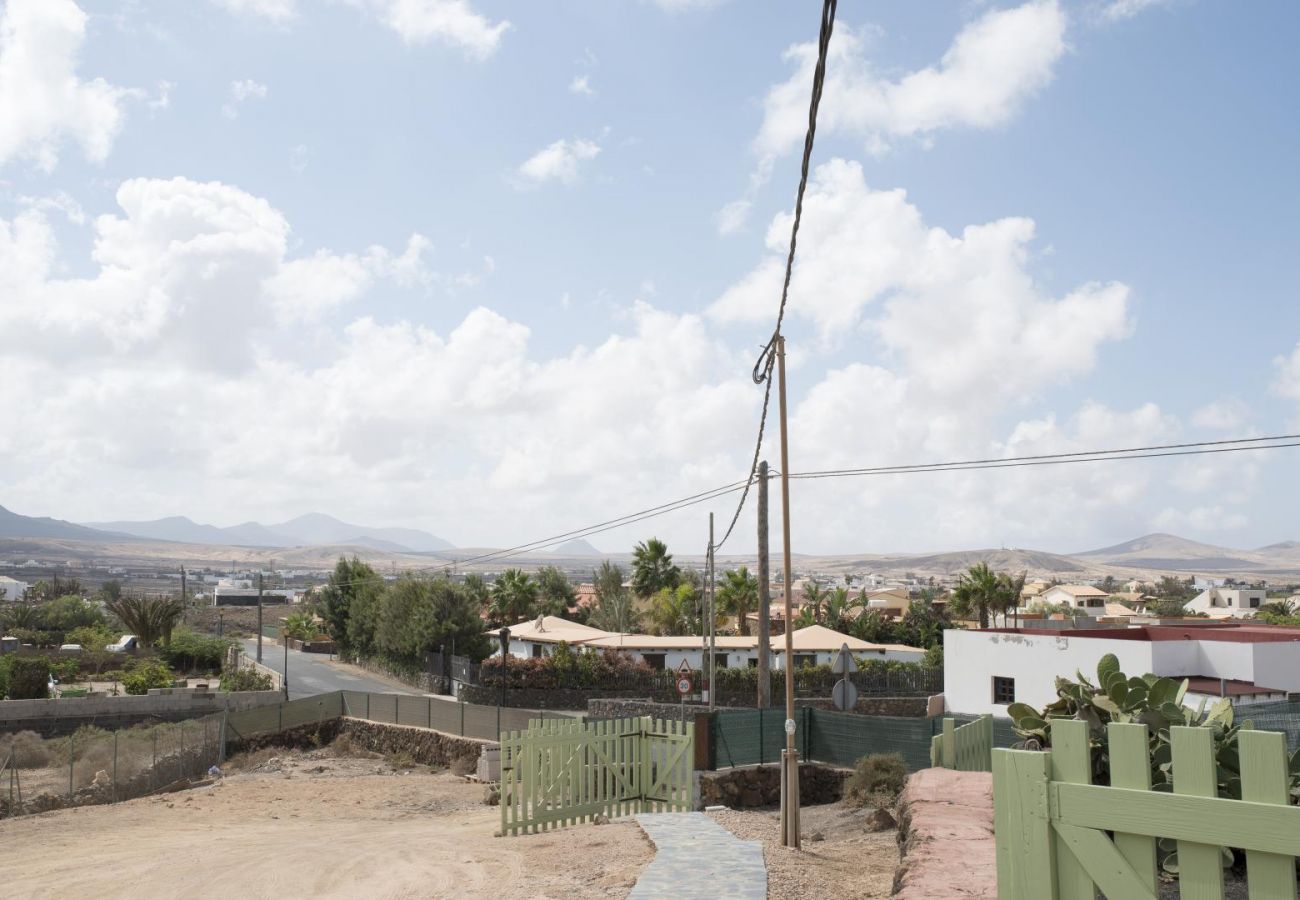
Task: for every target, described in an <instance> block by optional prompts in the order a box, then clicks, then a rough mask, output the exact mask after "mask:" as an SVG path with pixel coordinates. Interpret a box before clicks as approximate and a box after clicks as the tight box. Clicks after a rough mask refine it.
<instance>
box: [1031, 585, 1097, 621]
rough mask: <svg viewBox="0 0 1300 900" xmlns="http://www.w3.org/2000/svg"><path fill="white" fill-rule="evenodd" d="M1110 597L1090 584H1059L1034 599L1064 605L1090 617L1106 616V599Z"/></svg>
mask: <svg viewBox="0 0 1300 900" xmlns="http://www.w3.org/2000/svg"><path fill="white" fill-rule="evenodd" d="M1109 596H1110V595H1109V594H1107V593H1106V592H1105V591H1103V590H1100V589H1098V588H1095V587H1093V586H1092V585H1090V584H1057V585H1053V586H1052V587H1049V588H1047V589H1046V590H1044V591H1043V592H1042V593H1040V594H1039V595H1038V596H1037V597H1035V598H1034V599H1035V600H1036V601H1037V602H1039V603H1049V604H1057V603H1064V604H1066V605H1067V606H1069V607H1071V608H1072V609H1076V610H1078V611H1079V612H1081V613H1084V614H1085V615H1089V616H1104V615H1106V599H1107V598H1108V597H1109Z"/></svg>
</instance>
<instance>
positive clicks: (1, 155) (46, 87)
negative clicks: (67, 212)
mask: <svg viewBox="0 0 1300 900" xmlns="http://www.w3.org/2000/svg"><path fill="white" fill-rule="evenodd" d="M86 18H87V17H86V14H85V13H84V12H82V10H81V8H80V7H78V6H77V4H76V3H73V2H72V0H8V2H7V3H6V4H5V5H4V8H3V11H0V166H3V165H5V164H6V163H8V162H10V161H12V160H15V159H27V160H31V161H33V162H34V163H35V164H36V165H37V166H39V167H40V168H41V169H44V170H45V171H47V172H48V171H52V170H53V169H54V168H55V166H56V165H57V164H58V161H59V151H60V148H61V146H62V144H63V142H64V141H65V140H74V141H76V142H77V143H79V144H80V145H81V149H82V152H83V153H84V154H85V156H86V158H87V159H89V160H90V161H91V162H103V161H104V159H105V158H106V157H107V156H108V153H109V151H110V150H111V149H112V147H113V141H114V140H115V139H116V138H117V135H118V132H119V131H120V130H121V128H122V119H123V116H124V114H123V111H122V105H123V100H124V99H125V98H126V97H128V96H134V95H135V94H136V92H134V91H130V90H127V89H124V88H120V87H116V86H114V85H111V84H109V83H108V82H107V81H105V80H104V79H102V78H95V79H92V80H89V81H87V80H83V79H82V78H81V76H80V75H78V72H77V69H78V63H79V56H80V54H81V46H82V44H83V43H84V41H85V37H86Z"/></svg>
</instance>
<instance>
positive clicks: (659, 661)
mask: <svg viewBox="0 0 1300 900" xmlns="http://www.w3.org/2000/svg"><path fill="white" fill-rule="evenodd" d="M666 655H667V654H664V653H643V654H641V658H642V659H643V660H645V664H646V665H647V666H649V667H650V668H652V669H657V670H659V671H661V672H662V671H663V668H664V657H665V656H666Z"/></svg>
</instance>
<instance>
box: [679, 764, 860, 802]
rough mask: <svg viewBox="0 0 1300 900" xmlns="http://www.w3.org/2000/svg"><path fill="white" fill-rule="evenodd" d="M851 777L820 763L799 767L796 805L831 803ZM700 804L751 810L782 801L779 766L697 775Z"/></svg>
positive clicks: (837, 797)
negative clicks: (698, 776)
mask: <svg viewBox="0 0 1300 900" xmlns="http://www.w3.org/2000/svg"><path fill="white" fill-rule="evenodd" d="M851 774H853V773H852V772H850V771H849V770H848V769H836V768H833V767H831V766H825V765H822V764H820V763H802V764H800V766H799V805H800V806H817V805H819V804H822V803H834V802H836V801H837V800H839V799H840V798H842V797H843V796H844V782H845V781H846V780H848V777H849V776H850V775H851ZM700 802H701V803H703V804H704V805H705V806H716V805H719V804H721V805H722V806H727V807H730V808H731V809H753V808H755V807H761V806H776V805H777V804H779V803H780V802H781V767H780V766H739V767H737V768H734V769H723V770H721V771H718V772H701V773H700Z"/></svg>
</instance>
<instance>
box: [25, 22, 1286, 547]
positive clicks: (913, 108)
mask: <svg viewBox="0 0 1300 900" xmlns="http://www.w3.org/2000/svg"><path fill="white" fill-rule="evenodd" d="M0 9H3V16H4V23H5V24H4V38H3V40H4V43H3V45H0V112H3V113H5V114H4V115H0V263H3V268H7V269H8V271H9V272H10V273H11V277H9V278H8V279H7V280H6V278H5V277H4V276H0V292H3V293H2V294H0V354H3V358H5V359H7V360H8V365H7V366H5V368H6V370H7V371H8V373H9V377H8V378H6V379H4V381H3V383H0V396H4V399H5V406H6V407H8V408H11V409H14V410H19V411H18V412H17V413H16V414H15V416H14V419H15V420H16V421H11V425H13V426H14V427H11V428H9V429H5V434H4V436H0V503H4V504H5V505H6V506H9V507H11V508H13V509H15V510H17V511H20V512H26V513H31V514H46V515H56V516H61V517H66V518H74V519H81V520H96V519H114V518H128V517H139V518H147V517H155V516H162V515H169V514H187V515H190V516H192V517H194V518H196V519H199V520H203V521H212V522H215V523H217V524H230V523H233V522H236V521H242V520H245V519H250V518H260V519H263V520H278V519H283V518H287V517H290V516H292V515H296V514H299V513H301V512H305V511H309V510H321V511H326V512H331V513H334V514H336V515H339V516H342V517H345V518H350V519H354V520H358V519H359V520H364V521H368V522H373V523H384V524H395V525H396V524H401V525H415V526H419V527H425V528H428V529H430V530H432V531H435V532H437V533H439V534H441V535H443V536H445V537H447V538H448V539H450V540H452V541H453V542H456V543H459V544H463V545H470V546H475V545H477V546H482V545H501V544H507V543H514V542H517V541H523V540H528V539H530V538H534V537H538V536H542V535H544V534H547V533H551V532H559V531H563V530H567V529H569V528H573V527H578V526H581V525H583V524H586V523H588V522H594V521H599V520H603V519H605V518H608V517H609V516H610V515H617V514H620V513H623V512H628V511H631V510H633V509H637V508H640V507H641V506H648V505H652V504H654V503H657V502H662V501H664V500H668V499H672V498H674V497H677V496H682V495H685V494H689V493H694V492H695V491H697V490H701V489H704V488H707V487H711V486H714V485H716V484H721V483H725V482H729V481H732V480H735V479H736V478H739V477H741V476H743V473H744V471H745V466H746V464H747V461H746V454H747V445H749V446H752V440H753V430H754V427H755V424H756V419H757V402H758V394H757V390H756V389H754V388H753V387H752V386H751V385H749V384H748V370H749V366H750V364H751V363H752V356H753V352H754V350H755V349H756V348H757V346H758V345H759V344H761V342H762V341H763V340H764V339H765V337H766V334H767V333H768V331H770V328H771V321H772V316H773V314H774V311H775V306H776V301H777V299H778V298H777V295H776V293H775V291H774V290H773V283H772V281H771V274H772V269H771V266H772V260H773V259H774V258H775V254H776V253H777V252H779V247H780V246H781V245H782V244H783V243H784V241H785V240H786V239H787V237H788V220H787V219H784V218H782V217H784V216H785V215H787V213H788V210H789V209H790V207H791V204H792V196H793V191H794V185H795V182H796V179H797V165H798V159H797V154H796V152H794V147H793V143H794V142H792V141H791V140H790V139H789V138H790V135H792V134H794V135H801V134H802V131H801V125H800V121H799V120H800V118H801V117H802V116H803V115H805V114H806V100H807V88H808V83H807V78H806V77H805V76H806V74H807V73H806V71H804V69H803V68H801V63H800V60H801V59H802V57H800V56H799V53H798V51H797V50H796V51H794V52H793V53H791V52H788V51H789V50H790V48H791V47H792V46H793V45H800V44H805V45H806V44H807V43H808V42H810V41H812V40H814V39H815V29H816V25H817V8H816V5H815V4H812V3H806V4H793V3H779V4H778V3H764V4H750V3H742V2H738V0H731V2H698V0H696V2H691V0H661V2H650V0H645V2H624V3H608V2H568V3H545V4H541V3H529V4H508V3H492V2H487V0H472V2H459V0H406V2H404V3H403V2H397V0H337V2H309V0H297V2H294V0H212V2H194V3H187V4H173V3H160V2H154V3H150V2H144V0H138V2H132V3H107V2H103V3H96V2H91V0H82V2H81V3H80V5H79V6H78V5H77V4H74V3H73V2H72V0H58V2H49V3H34V2H31V0H7V2H5V3H4V4H2V5H0ZM507 23H508V24H507ZM1298 26H1300V10H1297V9H1296V7H1295V6H1294V5H1293V4H1288V3H1284V2H1274V3H1256V4H1251V5H1250V6H1249V7H1248V8H1243V7H1238V6H1235V5H1228V4H1222V3H1211V2H1196V0H1167V2H1160V0H1154V2H1153V0H1117V2H1111V3H1104V2H1095V3H1094V2H1080V3H1065V2H1062V3H1055V2H1050V0H1029V2H1026V3H1023V4H1015V3H971V2H965V3H936V4H925V5H919V4H912V3H901V2H895V3H864V2H853V0H844V2H842V3H841V4H840V9H839V23H838V25H837V45H836V53H835V54H833V59H832V66H831V79H830V83H829V84H828V89H827V99H826V106H825V107H824V109H823V113H824V115H823V126H822V130H821V132H820V133H819V136H818V143H817V147H816V151H815V158H814V164H815V165H816V166H818V167H819V168H818V170H817V172H816V173H815V175H814V179H813V185H812V187H811V188H810V202H809V206H808V208H807V210H806V219H805V224H806V228H807V232H806V235H805V241H806V242H807V243H806V244H801V251H804V250H805V249H806V250H807V254H806V255H805V254H804V253H803V252H801V256H800V265H801V266H802V267H803V268H802V269H801V270H797V272H796V280H795V285H794V288H795V293H794V296H793V298H792V306H791V315H790V319H789V327H788V331H787V333H788V335H789V339H790V342H791V364H792V372H791V376H792V390H793V397H792V427H793V435H792V440H793V452H794V459H793V465H794V466H795V467H796V468H800V469H810V468H822V467H827V466H838V465H852V464H859V465H867V464H876V463H881V464H891V463H897V462H909V461H930V460H935V459H948V458H962V457H968V456H984V455H988V454H989V453H995V454H997V453H1007V454H1011V453H1029V452H1053V451H1057V450H1062V449H1085V448H1092V447H1112V446H1125V445H1128V444H1142V443H1148V442H1165V441H1172V440H1188V439H1202V438H1203V439H1214V438H1219V437H1227V436H1237V435H1246V434H1256V435H1258V434H1269V433H1280V432H1282V431H1286V430H1296V428H1297V426H1300V345H1298V344H1297V341H1298V340H1300V304H1297V303H1296V302H1295V299H1294V298H1295V293H1296V289H1297V287H1298V285H1297V281H1298V280H1300V279H1298V277H1297V268H1296V263H1295V260H1296V259H1297V258H1300V231H1298V230H1297V228H1296V227H1295V225H1294V221H1293V207H1294V198H1295V197H1296V196H1297V194H1298V193H1300V190H1298V189H1300V172H1298V170H1297V168H1296V166H1295V165H1294V160H1295V159H1296V157H1297V151H1298V150H1300V114H1297V112H1296V111H1295V110H1296V108H1297V107H1298V106H1300V104H1297V103H1296V102H1295V97H1294V87H1293V85H1295V84H1296V83H1297V76H1298V75H1300V73H1298V72H1297V71H1296V70H1297V68H1298V67H1300V63H1298V62H1297V61H1296V59H1295V55H1294V52H1293V48H1294V45H1295V39H1296V37H1297V27H1298ZM33 60H36V61H38V62H39V63H40V64H34V63H33V62H32V61H33ZM783 86H784V88H785V90H786V93H785V94H783V93H782V89H783ZM41 98H46V99H45V101H44V102H42V99H41ZM783 98H785V99H784V100H783ZM904 192H905V193H904ZM742 207H743V209H744V214H743V215H742V214H740V213H739V212H738V211H739V210H741V209H742ZM728 211H729V212H728ZM769 232H770V234H769ZM6 294H7V296H5V295H6ZM6 332H7V337H6ZM1286 452H1289V453H1291V454H1294V452H1295V451H1286ZM770 456H771V458H773V459H774V458H775V448H773V449H772V452H771V454H770ZM1294 471H1295V461H1294V456H1293V455H1292V456H1290V457H1287V456H1282V455H1274V456H1273V457H1268V458H1259V459H1253V460H1252V459H1248V458H1246V456H1245V455H1239V456H1236V457H1230V458H1228V459H1224V460H1210V461H1206V460H1202V461H1198V462H1195V463H1179V464H1168V463H1166V464H1157V463H1144V464H1127V465H1116V466H1110V467H1091V466H1090V467H1077V468H1074V469H1070V470H1068V471H1067V470H1061V471H1055V472H1052V473H1050V474H1048V473H1022V474H1015V475H1009V474H992V475H990V474H983V475H981V474H979V473H972V474H970V475H968V476H960V477H958V476H942V477H939V478H933V479H919V478H914V479H911V480H907V479H895V480H894V482H892V483H887V482H883V481H881V482H875V483H872V484H870V485H868V484H862V483H843V482H842V483H836V484H833V485H828V486H816V487H809V488H807V489H806V490H805V491H803V492H802V495H796V497H795V498H794V503H795V506H796V509H795V510H794V512H795V522H796V540H795V543H796V546H797V548H798V549H801V550H804V551H806V552H816V551H825V552H831V551H835V552H849V551H863V552H867V551H894V550H918V551H919V550H929V549H944V548H952V547H955V546H996V545H1000V544H1007V545H1016V546H1031V547H1039V548H1043V549H1053V550H1072V549H1084V548H1087V547H1089V546H1095V545H1100V544H1104V543H1109V542H1113V541H1117V540H1121V539H1124V538H1127V537H1130V536H1133V535H1135V534H1138V533H1142V532H1146V531H1152V530H1165V531H1174V532H1177V533H1180V534H1184V535H1186V536H1189V537H1195V538H1199V539H1203V540H1209V541H1214V542H1222V543H1224V544H1229V545H1236V546H1253V545H1258V544H1263V543H1268V542H1272V541H1276V540H1283V539H1295V538H1297V537H1300V534H1297V533H1296V529H1295V525H1294V518H1293V516H1291V515H1290V514H1289V512H1288V510H1290V509H1294V507H1295V503H1296V502H1297V501H1298V500H1300V489H1297V488H1296V486H1295V483H1294V478H1293V477H1292V473H1293V472H1294ZM904 482H906V483H904ZM705 509H707V507H701V508H696V509H694V510H692V511H691V512H689V513H680V514H676V515H674V516H673V517H669V518H666V519H663V520H661V521H658V522H656V523H654V524H653V525H647V526H640V527H637V528H629V529H626V530H625V531H619V532H614V533H612V534H609V535H602V536H600V537H598V538H594V539H593V542H594V543H596V544H597V545H598V546H601V547H602V548H603V549H617V548H621V547H622V546H624V545H630V543H631V542H632V541H634V540H636V539H639V538H641V537H644V536H646V535H647V534H649V533H651V532H656V533H660V534H662V535H664V536H666V537H668V538H670V540H672V541H673V542H675V543H678V544H684V545H686V546H687V547H690V546H691V545H693V544H696V543H699V542H700V541H701V539H702V534H703V529H702V523H703V518H704V516H703V511H704V510H705ZM715 509H716V511H717V513H718V514H719V515H720V516H721V515H723V514H724V513H728V512H729V510H727V509H726V504H725V503H723V502H719V503H718V505H717V506H716V507H715ZM801 519H802V521H803V522H804V523H807V524H806V525H803V526H802V527H801V526H800V524H799V523H800V520H801ZM750 530H752V528H749V527H747V528H746V529H745V532H744V533H743V534H741V535H739V536H738V537H737V539H736V540H737V542H738V545H737V546H738V548H743V547H746V546H749V545H751V544H752V540H750V539H749V535H748V532H749V531H750Z"/></svg>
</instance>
